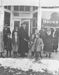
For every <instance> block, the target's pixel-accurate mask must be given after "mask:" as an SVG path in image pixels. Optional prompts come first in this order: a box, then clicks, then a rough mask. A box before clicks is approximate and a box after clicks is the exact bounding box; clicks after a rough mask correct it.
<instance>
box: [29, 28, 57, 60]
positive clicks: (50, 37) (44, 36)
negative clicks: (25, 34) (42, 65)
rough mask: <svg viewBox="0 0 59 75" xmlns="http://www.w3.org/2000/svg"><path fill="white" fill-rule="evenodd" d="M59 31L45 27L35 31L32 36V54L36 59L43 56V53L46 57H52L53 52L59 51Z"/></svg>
mask: <svg viewBox="0 0 59 75" xmlns="http://www.w3.org/2000/svg"><path fill="white" fill-rule="evenodd" d="M57 49H58V31H57V30H56V29H52V28H45V29H42V30H40V31H39V32H37V30H35V33H34V34H32V36H31V44H30V51H31V52H29V53H31V54H30V55H31V56H34V57H35V58H36V59H38V58H39V57H40V58H42V57H43V54H45V57H49V58H50V57H51V54H52V52H57V51H58V50H57Z"/></svg>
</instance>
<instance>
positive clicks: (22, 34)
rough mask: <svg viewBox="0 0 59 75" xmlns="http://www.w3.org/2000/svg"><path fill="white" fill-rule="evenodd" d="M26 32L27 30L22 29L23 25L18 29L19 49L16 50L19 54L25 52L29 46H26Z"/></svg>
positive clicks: (27, 38)
mask: <svg viewBox="0 0 59 75" xmlns="http://www.w3.org/2000/svg"><path fill="white" fill-rule="evenodd" d="M28 40H29V37H28V34H27V32H26V31H25V30H24V29H23V27H21V28H20V29H19V49H18V51H19V52H20V53H21V54H24V53H27V52H28V50H29V48H28Z"/></svg>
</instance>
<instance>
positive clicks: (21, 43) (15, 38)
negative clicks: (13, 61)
mask: <svg viewBox="0 0 59 75" xmlns="http://www.w3.org/2000/svg"><path fill="white" fill-rule="evenodd" d="M3 42H4V50H6V52H7V54H6V55H7V57H8V56H10V57H11V56H12V52H13V56H14V57H16V56H17V55H19V56H20V57H26V56H28V57H34V58H36V59H38V58H42V57H43V54H45V55H46V57H49V58H50V57H51V53H52V52H57V49H58V32H57V31H56V29H51V28H46V29H41V30H40V31H38V30H37V29H35V33H33V34H32V35H31V36H30V37H29V36H28V32H27V31H26V24H22V25H21V27H17V26H16V27H15V28H14V30H13V31H12V33H11V31H10V28H8V27H4V29H3ZM9 54H10V55H9Z"/></svg>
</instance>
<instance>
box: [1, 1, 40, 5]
mask: <svg viewBox="0 0 59 75" xmlns="http://www.w3.org/2000/svg"><path fill="white" fill-rule="evenodd" d="M0 1H1V2H2V5H3V6H4V5H11V6H14V5H17V6H18V5H19V6H20V5H24V6H39V0H0Z"/></svg>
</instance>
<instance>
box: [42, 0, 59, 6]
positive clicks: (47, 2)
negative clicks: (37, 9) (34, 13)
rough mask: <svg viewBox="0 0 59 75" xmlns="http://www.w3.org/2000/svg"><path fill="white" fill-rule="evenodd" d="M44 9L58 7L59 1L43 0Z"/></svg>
mask: <svg viewBox="0 0 59 75" xmlns="http://www.w3.org/2000/svg"><path fill="white" fill-rule="evenodd" d="M41 6H42V7H56V6H59V0H41Z"/></svg>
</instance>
